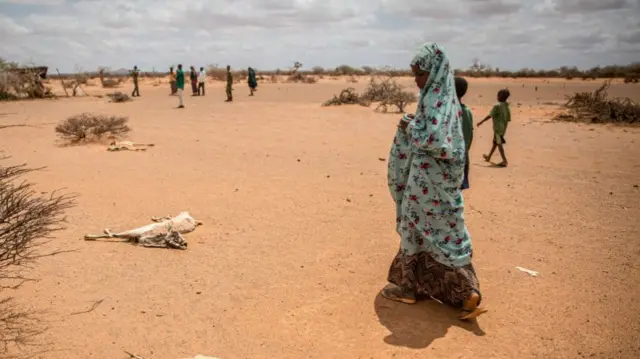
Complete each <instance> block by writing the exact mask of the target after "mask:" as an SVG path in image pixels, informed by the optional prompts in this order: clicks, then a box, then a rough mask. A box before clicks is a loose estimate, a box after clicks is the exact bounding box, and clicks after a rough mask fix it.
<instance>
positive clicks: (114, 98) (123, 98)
mask: <svg viewBox="0 0 640 359" xmlns="http://www.w3.org/2000/svg"><path fill="white" fill-rule="evenodd" d="M107 96H109V97H110V98H111V101H110V102H128V101H131V97H129V95H127V94H126V93H122V92H120V91H116V92H114V93H112V94H107Z"/></svg>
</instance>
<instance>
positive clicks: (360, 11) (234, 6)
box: [0, 0, 640, 71]
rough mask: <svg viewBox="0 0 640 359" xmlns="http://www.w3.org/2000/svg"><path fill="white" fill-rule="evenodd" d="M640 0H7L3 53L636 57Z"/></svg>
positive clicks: (243, 60)
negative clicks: (422, 47) (431, 48)
mask: <svg viewBox="0 0 640 359" xmlns="http://www.w3.org/2000/svg"><path fill="white" fill-rule="evenodd" d="M639 10H640V9H639V5H638V1H637V0H540V1H537V2H531V1H525V0H433V1H425V0H350V1H344V0H182V1H180V2H179V1H171V0H128V1H124V0H110V1H103V0H67V1H65V0H43V1H36V0H20V1H18V0H0V36H1V37H2V39H3V41H2V42H3V47H2V49H3V51H4V52H3V53H0V56H5V57H9V60H13V61H33V62H36V63H42V64H46V65H49V66H51V67H58V68H60V70H62V71H71V70H73V69H74V68H75V66H76V65H79V66H80V67H82V68H84V69H93V68H97V67H98V66H110V67H113V68H120V67H131V66H133V64H137V65H138V66H139V67H141V68H142V69H151V68H152V67H155V68H157V69H163V68H167V67H168V66H169V65H172V64H176V63H178V62H181V63H184V64H189V65H190V64H193V65H195V66H202V65H206V64H210V63H217V64H220V65H222V64H231V65H232V66H233V67H236V68H238V67H246V66H249V65H251V66H254V67H257V68H262V69H275V68H286V67H289V66H291V64H292V63H293V61H296V60H298V61H301V62H303V63H304V64H305V68H311V67H312V66H314V65H320V66H324V67H332V66H337V65H340V64H350V65H353V66H362V65H372V66H380V65H392V66H398V67H400V66H406V65H407V63H408V62H409V61H410V59H411V55H412V54H413V51H414V50H415V47H416V46H418V45H419V44H420V43H422V42H425V41H438V42H440V43H442V44H443V45H444V47H445V48H446V49H447V51H448V52H449V55H450V57H451V59H452V62H453V64H454V66H456V67H466V66H468V65H469V64H470V62H471V59H472V58H474V57H478V58H480V60H481V61H483V62H487V63H490V64H491V65H493V66H497V67H500V68H505V69H518V68H521V67H536V68H543V67H557V66H561V65H578V66H582V67H586V66H594V65H596V64H601V65H603V64H607V63H610V62H611V61H618V62H619V61H622V62H631V61H634V60H636V59H637V58H638V55H640V48H639V46H640V44H639V43H638V37H639V36H640V35H639V34H638V32H637V26H638V24H637V20H630V18H631V17H630V16H629V14H630V13H638V11H639Z"/></svg>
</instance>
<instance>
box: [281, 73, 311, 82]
mask: <svg viewBox="0 0 640 359" xmlns="http://www.w3.org/2000/svg"><path fill="white" fill-rule="evenodd" d="M287 82H296V83H297V82H302V83H305V84H315V83H316V82H318V80H317V79H316V78H315V77H314V76H307V75H305V74H303V73H301V72H296V73H294V74H293V75H291V76H289V77H288V78H287Z"/></svg>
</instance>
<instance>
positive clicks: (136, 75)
mask: <svg viewBox="0 0 640 359" xmlns="http://www.w3.org/2000/svg"><path fill="white" fill-rule="evenodd" d="M139 74H140V71H138V70H131V77H133V82H138V75H139Z"/></svg>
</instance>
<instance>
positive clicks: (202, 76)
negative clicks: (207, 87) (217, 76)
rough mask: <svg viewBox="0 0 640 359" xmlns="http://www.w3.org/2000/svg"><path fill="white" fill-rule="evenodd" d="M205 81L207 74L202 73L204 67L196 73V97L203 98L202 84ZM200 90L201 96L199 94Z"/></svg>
mask: <svg viewBox="0 0 640 359" xmlns="http://www.w3.org/2000/svg"><path fill="white" fill-rule="evenodd" d="M206 81H207V73H206V72H205V71H204V67H201V68H200V72H199V73H198V96H204V83H205V82H206ZM200 90H202V94H200Z"/></svg>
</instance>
